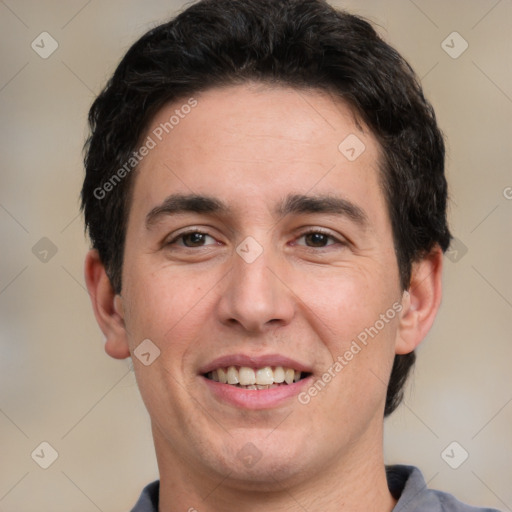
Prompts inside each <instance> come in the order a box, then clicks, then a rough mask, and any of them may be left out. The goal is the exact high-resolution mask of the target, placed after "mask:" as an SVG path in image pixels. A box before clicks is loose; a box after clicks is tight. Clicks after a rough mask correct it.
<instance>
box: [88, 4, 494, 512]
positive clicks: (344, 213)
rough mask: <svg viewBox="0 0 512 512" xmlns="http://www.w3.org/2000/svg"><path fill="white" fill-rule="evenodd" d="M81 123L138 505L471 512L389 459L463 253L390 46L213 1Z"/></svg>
mask: <svg viewBox="0 0 512 512" xmlns="http://www.w3.org/2000/svg"><path fill="white" fill-rule="evenodd" d="M89 120H90V125H91V136H90V139H89V141H88V144H87V148H86V150H87V152H86V159H85V163H86V171H87V174H86V178H85V182H84V186H83V190H82V202H83V203H82V204H83V209H84V213H85V221H86V225H87V228H88V230H89V234H90V236H91V240H92V244H93V249H92V250H91V251H90V252H89V254H88V256H87V259H86V266H85V275H86V281H87V286H88V289H89V292H90V295H91V299H92V303H93V307H94V311H95V314H96V318H97V320H98V323H99V325H100V327H101V329H102V331H103V332H104V334H105V336H106V351H107V353H108V354H109V355H110V356H112V357H115V358H126V357H130V356H131V357H132V359H133V363H134V369H135V374H136V378H137V382H138V385H139V388H140V391H141V395H142V398H143V400H144V402H145V405H146V407H147V409H148V412H149V414H150V417H151V423H152V431H153V437H154V442H155V449H156V455H157V460H158V466H159V472H160V481H159V482H154V483H153V484H150V485H149V486H148V487H146V489H144V491H143V493H142V495H141V497H140V500H139V502H138V503H137V505H136V506H135V508H134V509H133V510H134V511H135V512H146V511H157V510H158V511H160V512H164V511H165V512H173V511H179V510H188V511H194V510H198V511H199V512H208V511H227V510H237V511H259V510H265V511H268V510H272V511H281V510H282V511H299V510H308V511H320V510H321V511H340V510H347V511H359V510H361V511H363V510H364V511H372V510H375V511H391V510H396V511H413V510H417V511H419V510H421V511H441V510H443V511H444V510H449V511H471V510H476V509H474V508H472V507H469V506H466V505H463V504H461V503H460V502H458V501H457V500H455V498H453V497H451V496H449V495H446V494H443V493H439V492H436V491H430V490H427V488H426V484H425V481H424V480H423V477H422V475H421V473H420V472H419V470H417V469H415V468H413V467H408V466H393V467H388V468H386V467H385V466H384V462H383V447H382V430H383V419H384V416H386V415H389V414H390V413H391V412H392V411H393V410H394V409H395V408H396V407H397V406H398V404H399V403H400V400H401V397H402V388H403V385H404V383H405V381H406V378H407V374H408V371H409V369H410V367H411V366H412V364H413V363H414V349H415V348H416V347H417V346H418V344H419V343H420V342H421V341H422V339H423V338H424V337H425V335H426V333H427V332H428V330H429V329H430V327H431V325H432V323H433V321H434V317H435V315H436V312H437V310H438V307H439V303H440V300H441V271H442V255H443V251H445V250H446V249H447V247H448V245H449V242H450V233H449V229H448V226H447V223H446V196H447V191H446V180H445V177H444V145H443V140H442V136H441V134H440V132H439V129H438V127H437V124H436V120H435V115H434V113H433V110H432V108H431V106H430V104H429V103H428V102H427V101H426V100H425V98H424V97H423V93H422V91H421V88H420V86H419V85H418V83H417V81H416V79H415V76H414V74H413V72H412V71H411V69H410V68H409V66H408V65H407V63H406V62H405V61H404V60H403V59H402V58H401V57H400V56H399V55H398V54H397V53H396V51H395V50H393V49H392V48H391V47H389V46H388V45H387V44H386V43H384V42H383V41H382V40H381V39H380V38H379V37H378V36H377V34H376V33H375V31H374V30H373V28H372V27H371V26H370V25H369V24H368V23H367V22H365V21H363V20H362V19H360V18H357V17H355V16H351V15H349V14H346V13H343V12H338V11H336V10H334V9H333V8H332V7H330V6H329V5H328V4H326V3H325V2H322V1H319V0H282V1H275V0H237V1H232V0H206V1H202V2H198V3H196V4H194V5H192V6H191V7H189V8H188V9H187V10H185V11H184V12H183V13H181V14H180V15H179V16H178V17H177V18H175V19H174V20H171V21H170V22H169V23H167V24H164V25H161V26H159V27H157V28H155V29H153V30H151V31H150V32H148V33H147V34H146V35H144V36H143V37H142V38H141V39H140V40H139V41H138V42H136V43H135V44H134V45H133V46H132V48H131V49H130V50H129V51H128V53H127V54H126V56H125V57H124V59H123V60H122V62H121V63H120V65H119V66H118V68H117V70H116V72H115V73H114V75H113V77H112V78H111V80H110V81H109V83H108V84H107V86H106V88H105V89H104V91H103V92H102V93H101V94H100V95H99V97H98V98H97V99H96V101H95V103H94V104H93V106H92V108H91V111H90V115H89ZM487 510H488V509H487Z"/></svg>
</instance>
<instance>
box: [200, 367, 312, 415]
mask: <svg viewBox="0 0 512 512" xmlns="http://www.w3.org/2000/svg"><path fill="white" fill-rule="evenodd" d="M200 377H201V379H202V380H203V381H204V383H205V384H206V386H207V387H208V389H209V390H210V391H211V393H213V395H215V397H216V398H217V399H218V400H220V401H222V402H228V403H229V404H231V405H234V406H235V407H243V408H245V409H271V408H274V407H278V406H280V405H282V404H283V403H284V402H286V401H289V400H290V399H292V398H294V397H296V396H297V395H298V394H299V393H300V392H301V390H302V389H303V388H305V387H307V386H308V385H309V384H310V381H311V379H312V376H311V375H310V376H309V377H306V378H304V379H302V380H299V381H298V382H294V383H293V384H284V385H282V386H278V387H276V388H269V389H244V388H239V387H237V386H232V385H231V384H222V383H220V382H216V381H214V380H211V379H207V378H206V377H204V376H202V375H201V376H200Z"/></svg>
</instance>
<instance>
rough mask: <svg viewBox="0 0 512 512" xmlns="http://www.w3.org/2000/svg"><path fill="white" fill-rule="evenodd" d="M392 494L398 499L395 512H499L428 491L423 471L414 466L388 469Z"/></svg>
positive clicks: (448, 495)
mask: <svg viewBox="0 0 512 512" xmlns="http://www.w3.org/2000/svg"><path fill="white" fill-rule="evenodd" d="M386 474H387V478H388V486H389V490H390V491H391V494H393V496H394V497H395V499H398V502H397V504H396V506H395V508H394V509H393V512H420V511H421V512H499V511H497V510H496V509H491V508H479V507H472V506H470V505H466V504H465V503H462V502H461V501H459V500H457V499H456V498H455V497H454V496H452V495H451V494H448V493H446V492H441V491H436V490H433V489H428V487H427V484H426V482H425V479H424V478H423V475H422V474H421V471H420V470H419V469H418V468H415V467H414V466H401V465H397V466H388V467H386Z"/></svg>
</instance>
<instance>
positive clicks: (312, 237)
mask: <svg viewBox="0 0 512 512" xmlns="http://www.w3.org/2000/svg"><path fill="white" fill-rule="evenodd" d="M304 238H305V241H306V245H308V246H310V247H325V246H326V245H328V242H329V238H331V237H330V236H327V235H325V234H324V233H308V234H307V235H304Z"/></svg>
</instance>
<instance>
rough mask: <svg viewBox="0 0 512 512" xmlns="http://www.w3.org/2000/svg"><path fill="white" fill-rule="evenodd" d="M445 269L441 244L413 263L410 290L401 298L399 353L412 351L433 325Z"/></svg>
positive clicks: (397, 345) (398, 337)
mask: <svg viewBox="0 0 512 512" xmlns="http://www.w3.org/2000/svg"><path fill="white" fill-rule="evenodd" d="M442 268H443V252H442V250H441V248H440V247H439V246H436V247H435V248H434V249H432V251H431V252H430V253H429V254H428V255H426V256H425V257H424V258H423V259H421V260H420V261H418V262H416V263H414V264H413V267H412V272H411V283H410V286H409V290H408V291H406V292H404V296H403V299H402V307H403V309H402V312H401V315H400V323H399V326H398V331H397V338H396V343H395V353H396V354H408V353H409V352H412V351H413V350H414V349H415V348H416V347H417V346H418V345H419V344H420V343H421V341H422V340H423V339H424V338H425V336H426V335H427V333H428V331H429V330H430V328H431V327H432V324H433V323H434V319H435V316H436V314H437V311H438V309H439V305H440V303H441V295H442V284H441V276H442Z"/></svg>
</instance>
